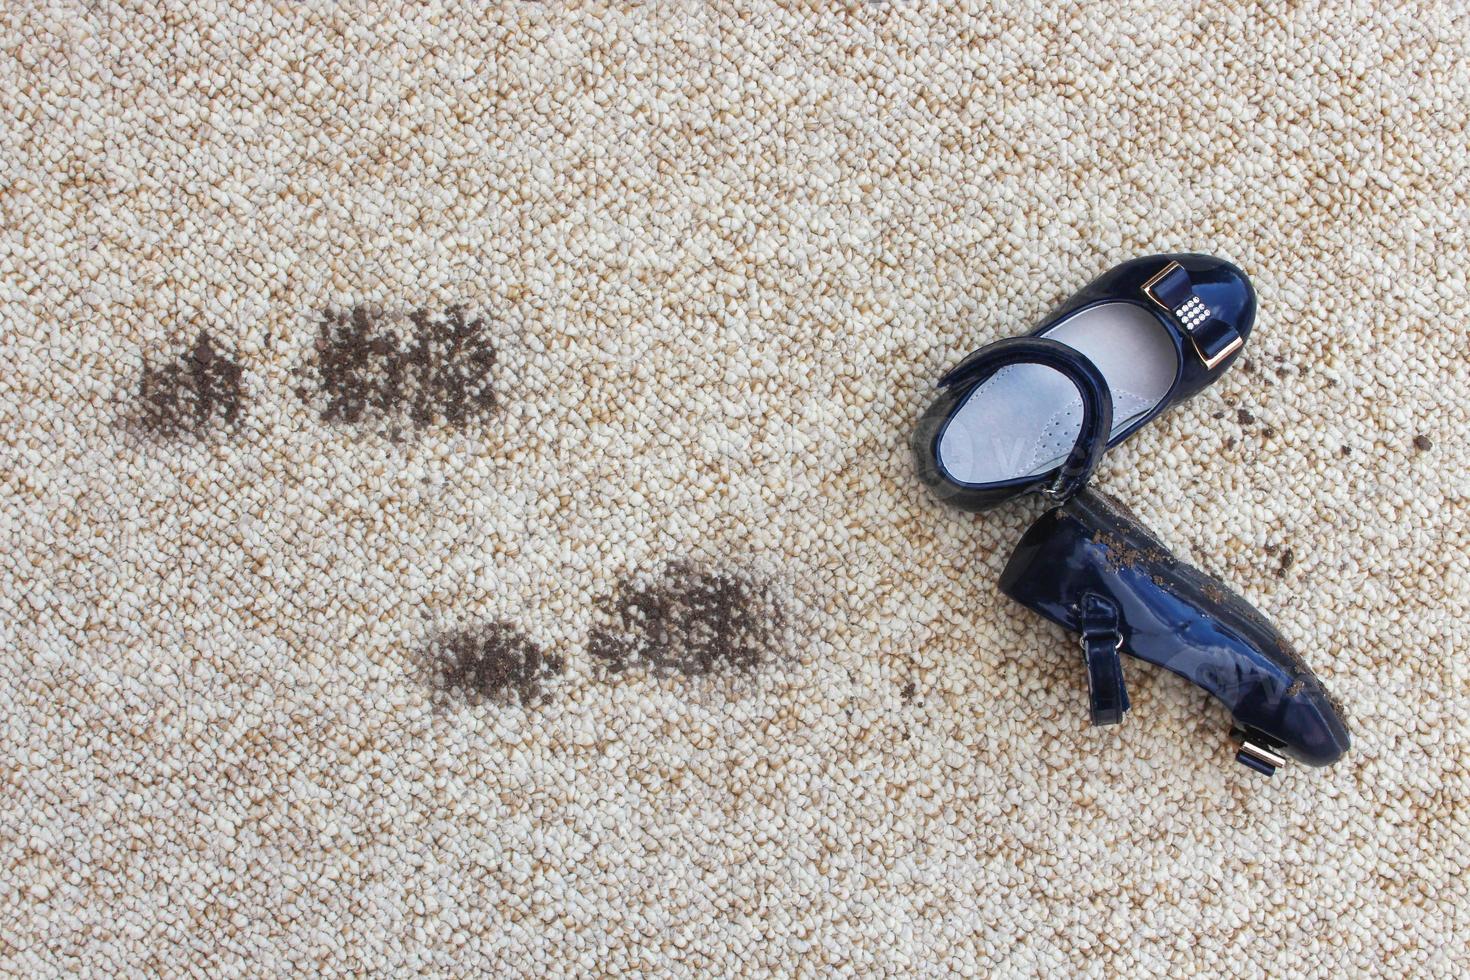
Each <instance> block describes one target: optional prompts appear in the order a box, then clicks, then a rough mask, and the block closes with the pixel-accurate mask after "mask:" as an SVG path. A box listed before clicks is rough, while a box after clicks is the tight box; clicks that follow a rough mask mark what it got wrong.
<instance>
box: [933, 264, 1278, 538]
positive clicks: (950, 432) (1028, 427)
mask: <svg viewBox="0 0 1470 980" xmlns="http://www.w3.org/2000/svg"><path fill="white" fill-rule="evenodd" d="M1255 316H1256V295H1255V291H1254V290H1253V289H1252V288H1251V284H1250V280H1249V279H1247V278H1246V276H1245V273H1243V272H1241V271H1240V270H1239V269H1237V268H1236V267H1235V266H1233V265H1231V264H1230V263H1229V262H1226V261H1224V260H1223V259H1217V258H1213V257H1211V256H1208V255H1194V254H1178V255H1150V256H1147V257H1145V258H1140V259H1133V260H1131V261H1128V262H1124V263H1123V264H1122V265H1119V266H1115V267H1114V268H1112V269H1111V270H1109V271H1108V272H1106V273H1104V274H1103V275H1101V276H1099V277H1098V278H1097V279H1094V280H1093V281H1092V282H1091V283H1089V284H1088V285H1087V286H1086V287H1084V288H1083V289H1082V290H1081V291H1080V292H1078V293H1076V294H1075V295H1073V296H1072V298H1071V299H1069V300H1067V301H1066V302H1065V303H1063V304H1062V305H1061V306H1059V307H1057V308H1056V309H1055V310H1053V311H1052V313H1051V314H1050V315H1049V316H1047V318H1046V319H1045V320H1044V321H1043V322H1042V324H1041V325H1040V326H1039V327H1037V328H1036V329H1035V330H1034V331H1033V332H1032V333H1031V334H1030V335H1029V336H1028V337H1021V338H1014V339H1012V340H1002V341H1000V342H998V343H995V344H991V345H989V346H987V347H982V348H980V349H979V350H977V351H975V352H973V353H972V354H970V355H969V356H968V357H966V358H965V359H964V360H963V361H961V362H960V363H959V364H958V365H956V366H955V367H954V368H953V369H952V370H950V371H949V372H948V373H946V374H945V375H944V376H943V377H942V378H940V380H939V387H940V388H941V389H942V392H941V394H940V396H939V398H938V399H936V400H935V401H934V403H933V404H932V405H930V406H929V409H928V411H926V412H925V413H924V416H923V418H922V419H921V420H920V422H919V426H918V429H917V430H916V431H915V433H914V438H913V448H914V453H915V456H916V457H917V459H918V465H919V474H920V476H921V477H922V478H923V480H924V482H925V483H927V484H928V485H929V487H930V489H931V490H933V491H934V493H935V494H936V495H937V496H939V497H941V498H942V499H944V500H945V501H946V502H948V503H951V504H954V505H956V506H959V507H963V508H965V509H967V510H984V509H986V508H989V507H993V506H995V505H996V504H998V503H1001V502H1002V501H1005V500H1009V499H1011V498H1012V497H1015V496H1017V495H1019V494H1022V493H1028V492H1032V493H1035V492H1039V493H1044V494H1046V495H1048V496H1051V497H1054V498H1056V499H1058V500H1064V499H1066V498H1067V497H1068V496H1070V495H1071V494H1073V493H1076V492H1077V491H1078V490H1079V489H1081V488H1082V486H1083V485H1085V483H1086V482H1087V476H1088V475H1090V473H1091V467H1092V466H1095V465H1096V464H1097V462H1098V460H1099V459H1101V457H1102V454H1103V453H1104V452H1105V451H1106V450H1108V449H1110V448H1112V447H1113V446H1116V445H1118V444H1119V443H1120V442H1122V441H1123V440H1124V439H1127V438H1128V437H1129V436H1131V435H1133V433H1135V432H1137V431H1138V430H1139V429H1141V428H1142V427H1143V426H1145V425H1147V424H1148V423H1149V422H1150V421H1152V420H1153V419H1155V418H1158V417H1159V416H1160V415H1162V414H1163V413H1164V412H1166V411H1167V410H1168V409H1170V408H1172V407H1173V406H1175V405H1178V404H1179V403H1181V402H1184V401H1187V400H1188V399H1190V398H1192V397H1193V396H1194V395H1196V394H1198V393H1199V392H1200V391H1201V390H1202V389H1204V388H1205V387H1207V386H1209V385H1210V384H1212V383H1213V382H1214V381H1215V380H1216V379H1217V378H1219V377H1220V375H1222V374H1224V373H1225V372H1226V371H1227V370H1228V369H1229V368H1230V365H1231V364H1232V363H1234V361H1235V359H1236V357H1237V356H1239V353H1240V350H1241V348H1242V346H1244V344H1245V341H1246V338H1247V337H1249V336H1250V331H1251V326H1252V325H1253V324H1254V322H1255ZM1058 348H1065V349H1066V350H1065V351H1060V350H1058ZM1099 403H1101V404H1099ZM1094 443H1096V445H1094Z"/></svg>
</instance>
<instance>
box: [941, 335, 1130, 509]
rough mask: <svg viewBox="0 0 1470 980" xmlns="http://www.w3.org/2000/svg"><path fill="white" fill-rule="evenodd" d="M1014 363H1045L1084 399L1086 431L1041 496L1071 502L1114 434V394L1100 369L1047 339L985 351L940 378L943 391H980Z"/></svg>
mask: <svg viewBox="0 0 1470 980" xmlns="http://www.w3.org/2000/svg"><path fill="white" fill-rule="evenodd" d="M1011 364H1040V365H1042V366H1044V367H1049V368H1051V369H1052V370H1054V371H1056V372H1057V373H1059V374H1061V375H1062V376H1063V377H1065V378H1066V379H1067V380H1068V381H1070V382H1072V385H1073V386H1074V387H1075V388H1076V389H1077V393H1078V394H1079V395H1081V396H1082V426H1081V428H1080V430H1079V431H1078V433H1077V439H1076V441H1074V442H1073V443H1072V448H1071V450H1070V451H1069V452H1068V453H1067V458H1066V459H1065V460H1063V461H1062V465H1061V466H1059V467H1058V468H1057V471H1056V473H1055V475H1054V476H1053V477H1052V479H1051V481H1050V483H1048V484H1047V486H1046V487H1045V488H1044V489H1043V490H1042V493H1044V494H1046V496H1048V497H1051V498H1053V499H1055V500H1066V499H1067V498H1069V497H1071V496H1072V495H1073V494H1075V493H1077V491H1079V490H1081V489H1082V488H1083V487H1085V486H1086V485H1087V481H1088V480H1089V479H1091V478H1092V472H1093V470H1095V469H1097V464H1098V463H1099V462H1100V461H1101V460H1102V457H1103V453H1104V452H1106V451H1107V448H1108V438H1109V437H1110V436H1111V435H1112V432H1113V395H1112V392H1111V391H1109V390H1108V383H1107V380H1106V379H1105V378H1103V374H1102V371H1100V370H1098V367H1097V365H1096V364H1094V363H1092V361H1090V360H1089V359H1088V358H1087V357H1085V356H1084V355H1083V354H1082V353H1081V352H1079V351H1078V350H1076V349H1075V348H1073V347H1068V346H1067V345H1066V344H1063V343H1060V342H1059V341H1055V340H1048V339H1046V338H1045V337H1011V338H1009V339H1007V340H998V341H996V342H995V343H993V344H989V345H987V346H985V347H982V348H980V349H979V350H977V351H975V353H973V354H971V355H970V356H969V357H967V358H965V359H964V360H963V361H961V362H960V363H959V364H957V365H955V367H954V368H953V369H952V370H950V371H949V372H948V373H947V374H945V375H944V377H942V378H940V379H939V387H941V388H949V387H952V386H954V385H966V386H968V387H971V388H974V387H978V386H979V385H980V384H981V383H983V382H984V381H985V380H986V379H987V378H989V377H990V376H991V375H993V374H994V373H995V372H996V371H999V370H1000V369H1001V368H1003V367H1006V366H1008V365H1011Z"/></svg>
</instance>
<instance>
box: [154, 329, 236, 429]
mask: <svg viewBox="0 0 1470 980" xmlns="http://www.w3.org/2000/svg"><path fill="white" fill-rule="evenodd" d="M243 377H244V371H243V369H242V368H241V367H240V365H239V363H238V362H237V361H236V360H235V358H234V356H233V355H231V354H230V353H228V352H227V351H226V350H225V349H224V348H223V347H221V346H220V344H219V342H218V341H217V340H215V339H214V337H212V336H211V335H210V334H209V332H208V331H207V330H200V331H199V335H198V336H197V337H196V338H195V340H194V343H193V345H192V346H191V347H190V348H189V349H188V350H187V351H185V352H183V353H182V354H178V355H176V356H174V357H172V358H170V359H169V360H167V361H165V362H164V363H161V364H155V363H151V362H150V361H148V360H147V359H146V358H145V359H144V362H143V380H142V382H141V384H140V385H139V387H138V398H137V405H136V416H137V419H138V421H139V422H140V423H141V425H142V427H143V428H144V429H145V430H147V431H149V432H152V433H154V434H155V435H159V436H163V437H165V438H177V437H180V436H184V435H187V434H191V433H202V432H205V431H207V430H209V429H211V428H214V427H217V426H221V425H231V424H233V423H234V422H235V421H237V420H238V419H239V417H240V407H241V404H242V402H243V395H242V390H243V385H242V383H241V382H242V379H243Z"/></svg>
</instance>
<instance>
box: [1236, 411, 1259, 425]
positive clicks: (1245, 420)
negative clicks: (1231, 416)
mask: <svg viewBox="0 0 1470 980" xmlns="http://www.w3.org/2000/svg"><path fill="white" fill-rule="evenodd" d="M1255 420H1256V417H1255V416H1254V415H1252V414H1251V413H1250V412H1249V411H1248V410H1247V409H1244V408H1241V409H1237V410H1236V412H1235V421H1237V422H1239V423H1240V424H1241V425H1250V424H1251V423H1252V422H1254V421H1255Z"/></svg>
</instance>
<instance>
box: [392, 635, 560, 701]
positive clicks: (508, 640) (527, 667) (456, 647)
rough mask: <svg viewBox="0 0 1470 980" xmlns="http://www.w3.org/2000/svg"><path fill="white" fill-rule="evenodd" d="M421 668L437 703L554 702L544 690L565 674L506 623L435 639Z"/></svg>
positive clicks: (552, 658)
mask: <svg viewBox="0 0 1470 980" xmlns="http://www.w3.org/2000/svg"><path fill="white" fill-rule="evenodd" d="M421 658H422V661H423V664H422V666H423V667H424V669H425V671H426V672H427V675H428V676H427V680H428V682H429V685H430V687H431V688H432V690H433V693H434V698H435V701H436V702H437V703H439V704H441V705H442V704H448V703H462V704H468V705H471V706H475V705H481V704H486V703H491V704H500V705H510V704H521V705H531V704H536V703H538V702H544V701H549V700H551V696H550V695H549V694H547V693H546V691H545V685H546V684H547V682H548V681H550V680H551V679H553V678H555V677H557V676H558V675H560V674H561V673H562V672H563V671H564V670H565V669H566V661H565V660H564V659H563V658H562V657H561V656H559V655H557V654H548V653H545V652H544V651H543V650H542V649H541V647H539V646H537V645H536V644H535V643H534V642H532V640H531V639H530V637H528V636H526V634H525V633H524V632H522V631H521V630H520V629H519V628H518V627H517V626H515V625H514V624H512V623H507V622H504V621H501V622H494V623H489V624H487V625H484V626H478V627H473V628H469V629H464V630H457V631H454V632H451V633H446V634H443V635H441V636H439V637H436V638H435V639H434V640H433V641H432V642H431V643H430V644H429V645H428V647H427V648H426V649H425V650H424V651H423V652H422V654H421Z"/></svg>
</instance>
